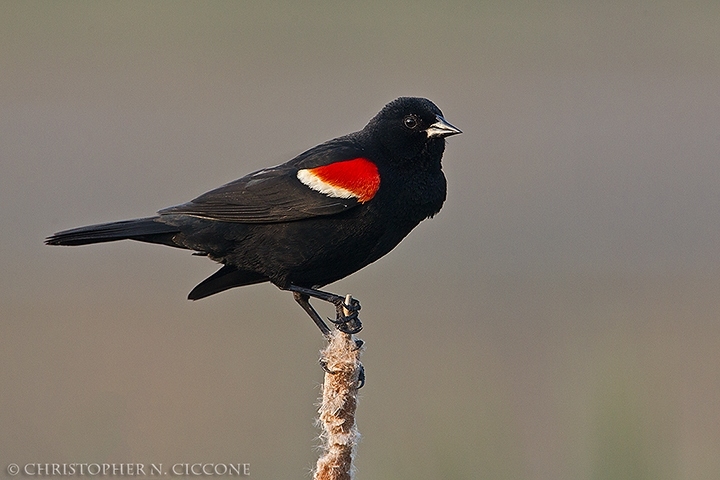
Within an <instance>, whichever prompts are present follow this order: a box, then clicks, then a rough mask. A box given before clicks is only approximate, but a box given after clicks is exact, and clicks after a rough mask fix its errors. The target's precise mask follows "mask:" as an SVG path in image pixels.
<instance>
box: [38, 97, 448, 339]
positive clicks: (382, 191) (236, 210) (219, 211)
mask: <svg viewBox="0 0 720 480" xmlns="http://www.w3.org/2000/svg"><path fill="white" fill-rule="evenodd" d="M458 133H461V131H460V130H459V129H457V128H455V127H454V126H452V125H451V124H449V123H448V122H446V121H445V119H444V118H443V115H442V112H441V111H440V109H438V107H437V106H435V104H434V103H432V102H431V101H429V100H427V99H424V98H412V97H402V98H398V99H397V100H394V101H393V102H391V103H389V104H387V105H386V106H385V107H384V108H383V109H382V110H381V111H380V113H378V114H377V115H376V116H375V117H374V118H373V119H372V120H370V122H369V123H368V124H367V125H366V126H365V128H363V129H362V130H360V131H359V132H355V133H351V134H349V135H345V136H343V137H339V138H336V139H334V140H330V141H328V142H325V143H323V144H320V145H318V146H316V147H314V148H311V149H310V150H308V151H306V152H304V153H301V154H300V155H298V156H297V157H295V158H293V159H292V160H290V161H289V162H287V163H284V164H282V165H278V166H276V167H271V168H266V169H263V170H259V171H257V172H255V173H251V174H249V175H247V176H245V177H242V178H240V179H239V180H235V181H234V182H230V183H228V184H227V185H224V186H222V187H220V188H217V189H215V190H212V191H210V192H207V193H205V194H203V195H201V196H199V197H197V198H196V199H194V200H192V201H190V202H188V203H184V204H182V205H178V206H175V207H170V208H166V209H163V210H160V211H159V212H158V215H156V216H154V217H146V218H139V219H135V220H125V221H120V222H112V223H103V224H99V225H90V226H87V227H80V228H74V229H71V230H65V231H62V232H59V233H56V234H54V235H52V236H50V237H48V238H47V239H46V243H47V244H48V245H86V244H90V243H101V242H112V241H115V240H124V239H130V240H138V241H141V242H149V243H158V244H163V245H169V246H171V247H178V248H184V249H189V250H194V251H195V252H196V254H198V255H206V256H208V257H209V258H211V259H212V260H215V261H217V262H219V263H221V264H223V267H222V268H221V269H220V270H218V271H217V272H216V273H215V274H213V275H211V276H210V277H208V278H207V279H205V280H204V281H202V282H201V283H200V284H199V285H197V286H196V287H195V288H194V289H193V290H192V291H191V292H190V294H189V295H188V298H189V299H191V300H197V299H200V298H204V297H207V296H209V295H213V294H215V293H218V292H222V291H223V290H227V289H229V288H233V287H240V286H244V285H252V284H255V283H261V282H268V281H269V282H272V283H273V284H274V285H276V286H277V287H279V288H280V289H282V290H289V291H291V292H293V295H294V297H295V300H296V301H297V302H298V304H300V306H301V307H302V308H303V309H304V310H305V312H307V314H308V315H310V317H311V318H312V319H313V321H314V322H315V323H316V325H317V326H318V327H319V328H320V330H321V331H322V333H323V334H325V335H327V334H328V333H329V332H330V329H329V328H328V327H327V325H326V324H325V323H324V322H323V320H322V319H321V318H320V315H318V313H317V312H316V311H315V309H314V308H313V307H312V306H311V305H310V297H313V298H317V299H320V300H324V301H327V302H331V303H333V304H334V305H335V307H336V310H337V319H336V320H334V321H333V320H331V321H333V323H336V324H337V328H338V329H340V330H341V331H344V332H347V333H356V332H357V331H359V330H360V328H362V325H361V323H360V321H359V319H358V317H357V313H358V310H359V309H360V305H359V303H358V302H357V301H356V300H353V301H351V302H350V304H346V303H345V300H344V298H343V297H341V296H339V295H334V294H332V293H328V292H324V291H321V290H318V288H321V287H322V286H324V285H327V284H329V283H332V282H334V281H336V280H339V279H341V278H344V277H346V276H348V275H350V274H351V273H354V272H356V271H357V270H359V269H361V268H363V267H365V266H366V265H368V264H370V263H372V262H374V261H375V260H377V259H378V258H380V257H382V256H383V255H385V254H386V253H388V252H389V251H390V250H392V249H393V248H394V247H395V246H396V245H397V244H398V243H399V242H400V241H401V240H402V239H403V238H404V237H405V236H406V235H407V234H408V233H410V230H412V229H413V228H415V226H416V225H417V224H418V223H420V222H421V221H422V220H424V219H426V218H428V217H432V216H433V215H435V214H436V213H438V211H440V208H441V207H442V205H443V203H444V201H445V196H446V181H445V175H444V174H443V172H442V165H441V160H442V155H443V152H444V150H445V137H448V136H450V135H455V134H458Z"/></svg>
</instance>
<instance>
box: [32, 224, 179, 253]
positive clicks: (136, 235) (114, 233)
mask: <svg viewBox="0 0 720 480" xmlns="http://www.w3.org/2000/svg"><path fill="white" fill-rule="evenodd" d="M179 231H180V229H179V228H178V227H176V226H174V225H168V224H166V223H162V222H161V221H160V218H159V217H148V218H138V219H135V220H124V221H122V222H112V223H101V224H99V225H88V226H87V227H79V228H73V229H71V230H64V231H62V232H58V233H54V234H53V235H51V236H49V237H48V238H46V239H45V243H46V244H47V245H87V244H90V243H102V242H114V241H115V240H125V239H130V240H138V241H141V242H150V243H162V244H164V245H170V246H173V247H179V246H180V245H177V244H175V243H173V241H172V237H173V236H174V234H176V233H178V232H179Z"/></svg>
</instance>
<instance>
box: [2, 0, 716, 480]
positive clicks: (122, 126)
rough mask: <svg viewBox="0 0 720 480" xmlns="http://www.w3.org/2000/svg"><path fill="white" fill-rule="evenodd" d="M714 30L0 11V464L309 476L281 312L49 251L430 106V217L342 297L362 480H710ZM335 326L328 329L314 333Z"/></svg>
mask: <svg viewBox="0 0 720 480" xmlns="http://www.w3.org/2000/svg"><path fill="white" fill-rule="evenodd" d="M719 18H720V3H718V2H714V1H706V2H693V1H687V2H677V1H675V2H671V1H652V2H651V1H646V2H643V1H631V2H582V1H576V2H571V1H566V2H563V1H552V2H529V1H527V2H523V1H499V0H498V1H484V2H466V3H461V2H447V3H443V2H439V1H437V0H435V1H420V2H392V3H389V2H384V1H383V2H352V3H350V2H348V3H344V2H343V3H341V2H320V1H318V2H269V1H266V2H257V3H250V2H210V3H205V2H202V3H201V2H152V3H146V2H112V3H110V2H13V1H3V2H2V3H0V162H1V163H0V168H1V171H0V172H1V173H2V175H0V245H1V248H0V264H1V265H2V274H0V363H1V364H2V370H1V371H0V432H1V434H0V464H1V465H0V467H1V470H2V475H4V474H5V468H6V465H7V464H8V463H10V462H15V463H19V464H21V465H22V464H24V463H27V462H41V463H45V462H96V463H101V462H144V463H150V462H154V463H160V462H163V463H165V464H166V465H169V464H172V463H175V462H226V463H242V462H246V463H250V464H251V476H252V477H254V478H267V479H280V478H308V472H309V470H310V469H311V467H312V465H313V464H314V461H315V459H316V456H317V452H316V451H315V450H314V446H315V445H316V444H317V441H316V438H315V437H316V435H317V433H318V432H317V430H316V429H315V428H314V426H313V418H314V415H315V406H314V403H315V401H316V399H317V396H318V384H319V382H320V381H321V379H322V372H321V370H320V368H319V367H318V365H317V358H318V350H319V349H320V348H321V347H322V346H323V341H322V339H321V337H320V336H319V334H318V332H317V330H316V328H315V327H314V326H313V325H312V323H311V322H310V320H309V319H308V318H306V317H305V316H304V314H303V313H302V311H301V310H300V309H299V308H298V307H297V306H296V305H295V304H294V302H293V300H292V297H291V295H290V294H288V293H283V292H279V291H277V289H275V288H274V287H272V286H269V285H262V286H254V287H248V288H244V289H236V290H233V291H230V292H226V293H223V294H221V295H218V296H216V297H212V298H209V299H206V300H203V301H199V302H195V303H192V302H188V301H187V300H185V296H186V294H187V292H188V291H189V290H190V289H191V288H192V287H193V286H194V285H195V284H196V283H198V282H199V281H201V280H202V279H203V278H205V277H206V276H207V275H209V274H211V273H212V272H213V271H214V270H215V269H216V267H215V265H213V264H212V263H211V262H208V261H207V260H205V259H199V258H195V257H192V256H191V255H189V253H187V252H182V251H178V250H173V249H169V248H165V247H159V246H153V245H144V244H136V243H131V242H121V243H116V244H106V245H98V246H89V247H83V248H51V247H46V246H44V245H43V244H42V241H43V238H44V237H45V236H46V235H48V234H50V233H52V232H54V231H57V230H61V229H65V228H70V227H75V226H79V225H85V224H90V223H97V222H102V221H111V220H120V219H125V218H132V217H138V216H145V215H149V214H152V213H153V212H154V211H155V210H157V209H160V208H162V207H166V206H169V205H174V204H178V203H182V202H184V201H187V200H189V199H190V198H193V197H194V196H196V195H198V194H200V193H203V192H204V191H206V190H208V189H211V188H213V187H216V186H219V185H220V184H223V183H225V182H228V181H230V180H233V179H235V178H238V177H240V176H242V175H244V174H245V173H248V172H250V171H253V170H256V169H259V168H261V167H264V166H268V165H274V164H278V163H281V162H283V161H285V160H287V159H289V158H291V157H292V156H293V155H295V154H297V153H299V152H301V151H303V150H305V149H306V148H309V147H311V146H313V145H315V144H317V143H319V142H321V141H324V140H327V139H329V138H332V137H335V136H338V135H342V134H344V133H347V132H350V131H354V130H357V129H360V128H362V127H363V126H364V124H365V123H366V122H367V120H368V119H369V118H370V117H372V116H373V115H374V114H375V113H376V112H377V111H378V110H379V109H380V108H381V107H382V106H383V105H384V104H385V103H386V102H388V101H390V100H392V99H393V98H395V97H397V96H401V95H418V96H425V97H428V98H430V99H432V100H433V101H434V102H436V103H437V104H438V105H439V106H440V108H441V109H442V110H443V112H444V113H445V116H446V118H447V119H448V120H449V121H450V122H452V123H453V124H455V125H457V126H458V127H460V128H461V129H463V131H464V132H465V133H464V134H463V135H460V136H457V137H452V138H451V139H449V141H448V147H447V150H446V154H445V159H444V165H445V172H446V175H447V177H448V182H449V195H448V200H447V203H446V205H445V208H444V209H443V211H442V212H441V213H440V214H439V215H438V216H437V217H436V218H435V219H433V220H431V221H427V222H425V223H423V224H422V225H421V226H420V227H418V228H417V229H416V230H415V231H414V232H413V233H412V234H411V235H410V236H409V237H408V238H407V239H406V240H405V241H404V242H403V243H402V244H401V245H400V246H399V247H398V248H397V249H396V250H395V251H393V252H392V253H391V254H390V255H388V256H387V257H385V258H383V259H382V260H381V261H379V262H378V263H377V264H375V265H372V266H370V267H368V268H366V269H365V270H363V271H361V272H359V273H357V274H355V275H354V276H352V277H351V278H349V279H346V280H343V281H341V282H338V283H337V284H334V285H331V286H330V289H331V290H334V291H337V292H338V293H345V292H352V293H353V294H354V295H355V296H356V297H357V298H359V299H360V300H361V301H362V305H363V310H362V313H363V315H362V318H363V321H364V324H365V330H364V331H363V332H362V334H361V335H360V336H361V338H363V339H364V340H365V341H366V342H367V351H366V353H365V354H364V357H363V358H364V362H365V366H366V369H367V374H368V383H367V386H366V387H365V389H363V390H362V398H361V402H360V405H359V413H358V423H359V428H360V431H361V433H362V434H363V440H362V443H361V445H360V448H359V456H358V459H357V462H356V465H357V467H358V469H359V473H358V478H359V479H370V478H374V479H385V478H387V479H425V478H427V479H436V478H447V479H470V478H472V479H475V478H495V479H498V478H508V479H548V480H551V479H552V480H556V479H605V478H607V479H617V478H632V479H635V478H637V479H650V478H652V479H674V478H683V479H716V478H718V477H719V476H720V454H719V452H720V400H719V399H720V373H719V372H718V364H719V362H720V321H718V320H719V318H718V317H719V315H718V312H719V310H718V307H720V276H719V275H718V273H720V221H719V218H718V217H719V212H720V194H719V192H720V165H719V163H718V152H720V129H719V127H720V28H719V27H718V21H719V20H718V19H719ZM324 313H325V314H328V315H329V314H330V313H331V312H330V311H326V310H324Z"/></svg>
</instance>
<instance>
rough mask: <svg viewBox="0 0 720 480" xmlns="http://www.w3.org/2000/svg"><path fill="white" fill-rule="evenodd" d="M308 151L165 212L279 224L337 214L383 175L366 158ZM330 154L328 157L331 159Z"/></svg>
mask: <svg viewBox="0 0 720 480" xmlns="http://www.w3.org/2000/svg"><path fill="white" fill-rule="evenodd" d="M339 154H340V155H341V157H340V158H341V159H340V160H337V161H332V160H334V158H336V157H337V156H338V153H337V152H336V151H335V152H334V151H333V150H331V151H330V152H328V151H326V150H325V151H323V150H320V151H319V152H313V151H312V150H311V151H308V152H306V153H305V154H302V155H300V156H299V157H297V158H296V159H294V160H292V161H290V162H288V163H286V164H283V165H279V166H277V167H273V168H268V169H264V170H260V171H257V172H255V173H251V174H249V175H247V176H245V177H243V178H240V179H239V180H235V181H234V182H231V183H228V184H227V185H224V186H222V187H220V188H217V189H215V190H211V191H210V192H207V193H205V194H203V195H201V196H199V197H197V198H196V199H194V200H192V201H190V202H188V203H184V204H182V205H178V206H175V207H170V208H166V209H164V210H160V212H159V213H160V214H161V215H177V214H184V215H192V216H195V217H201V218H208V219H213V220H220V221H224V222H239V223H277V222H288V221H293V220H301V219H304V218H310V217H317V216H323V215H333V214H337V213H340V212H343V211H346V210H348V209H350V208H353V207H355V206H357V205H359V204H360V203H364V202H366V201H368V200H369V199H371V198H372V196H373V195H375V192H376V191H377V189H378V188H379V185H380V176H379V174H378V172H377V167H376V166H375V164H374V163H372V162H371V161H369V160H367V159H366V158H363V157H359V156H354V155H350V156H348V155H347V152H344V153H343V152H340V153H339ZM328 159H329V160H330V161H328Z"/></svg>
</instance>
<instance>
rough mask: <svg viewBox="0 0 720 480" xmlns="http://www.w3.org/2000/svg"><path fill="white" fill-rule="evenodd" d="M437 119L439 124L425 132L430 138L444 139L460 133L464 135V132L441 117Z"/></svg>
mask: <svg viewBox="0 0 720 480" xmlns="http://www.w3.org/2000/svg"><path fill="white" fill-rule="evenodd" d="M435 118H437V122H435V123H433V124H432V125H430V126H429V127H428V128H427V130H425V131H426V132H427V136H428V138H433V137H440V138H443V137H449V136H450V135H457V134H458V133H462V130H460V129H459V128H457V127H454V126H452V125H451V124H450V123H448V122H447V121H446V120H445V119H444V118H443V117H441V116H440V115H437V116H436V117H435Z"/></svg>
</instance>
